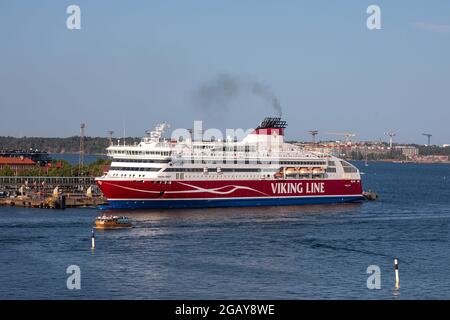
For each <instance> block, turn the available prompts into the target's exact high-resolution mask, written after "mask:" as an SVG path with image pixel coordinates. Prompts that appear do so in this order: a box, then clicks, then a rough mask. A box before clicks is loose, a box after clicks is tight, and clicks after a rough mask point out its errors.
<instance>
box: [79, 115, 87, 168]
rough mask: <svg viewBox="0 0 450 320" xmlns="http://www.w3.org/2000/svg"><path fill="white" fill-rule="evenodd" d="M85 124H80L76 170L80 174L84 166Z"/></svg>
mask: <svg viewBox="0 0 450 320" xmlns="http://www.w3.org/2000/svg"><path fill="white" fill-rule="evenodd" d="M85 127H86V125H85V124H84V123H82V124H80V158H79V159H78V170H79V174H80V176H81V175H82V170H83V166H84V128H85Z"/></svg>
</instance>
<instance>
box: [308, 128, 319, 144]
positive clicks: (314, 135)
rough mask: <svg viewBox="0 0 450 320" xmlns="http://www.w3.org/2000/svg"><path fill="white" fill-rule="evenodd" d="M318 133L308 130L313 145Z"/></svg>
mask: <svg viewBox="0 0 450 320" xmlns="http://www.w3.org/2000/svg"><path fill="white" fill-rule="evenodd" d="M318 133H319V131H317V130H309V134H310V135H311V136H312V140H313V143H314V144H315V143H316V136H317V134H318Z"/></svg>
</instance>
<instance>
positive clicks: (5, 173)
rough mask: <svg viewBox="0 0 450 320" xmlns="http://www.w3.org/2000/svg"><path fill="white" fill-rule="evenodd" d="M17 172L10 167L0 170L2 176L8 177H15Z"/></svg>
mask: <svg viewBox="0 0 450 320" xmlns="http://www.w3.org/2000/svg"><path fill="white" fill-rule="evenodd" d="M14 175H15V172H14V170H13V169H11V167H10V166H4V167H3V168H1V169H0V176H2V177H6V176H14Z"/></svg>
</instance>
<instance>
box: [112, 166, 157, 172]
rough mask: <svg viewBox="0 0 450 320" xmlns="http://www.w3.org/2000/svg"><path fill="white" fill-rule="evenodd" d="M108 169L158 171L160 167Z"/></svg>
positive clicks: (116, 168) (113, 168)
mask: <svg viewBox="0 0 450 320" xmlns="http://www.w3.org/2000/svg"><path fill="white" fill-rule="evenodd" d="M110 170H118V171H159V170H161V168H142V167H141V168H133V167H111V168H110Z"/></svg>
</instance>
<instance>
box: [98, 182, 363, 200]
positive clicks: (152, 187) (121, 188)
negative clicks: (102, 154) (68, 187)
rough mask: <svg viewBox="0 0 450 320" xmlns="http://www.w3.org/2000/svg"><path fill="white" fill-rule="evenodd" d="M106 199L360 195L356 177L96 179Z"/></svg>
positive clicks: (359, 185)
mask: <svg viewBox="0 0 450 320" xmlns="http://www.w3.org/2000/svg"><path fill="white" fill-rule="evenodd" d="M97 183H98V185H99V187H100V189H101V190H102V192H103V194H104V195H105V196H106V197H107V198H108V199H109V200H156V199H161V200H162V199H168V200H169V199H172V200H187V199H211V200H213V199H233V198H274V197H276V198H285V197H286V198H290V197H316V196H362V186H361V181H360V180H218V181H214V180H208V181H201V180H200V181H199V180H190V181H187V180H175V181H171V182H170V183H161V182H155V181H146V180H144V181H142V180H139V181H136V180H135V181H133V180H110V179H98V180H97Z"/></svg>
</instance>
